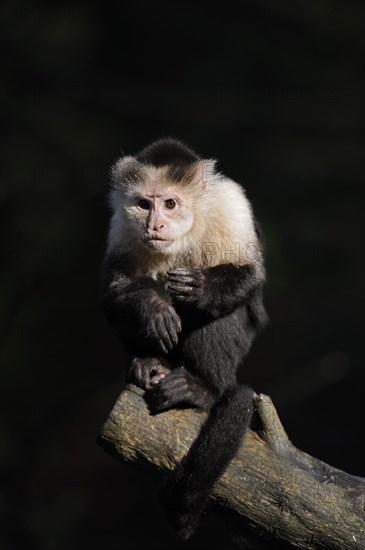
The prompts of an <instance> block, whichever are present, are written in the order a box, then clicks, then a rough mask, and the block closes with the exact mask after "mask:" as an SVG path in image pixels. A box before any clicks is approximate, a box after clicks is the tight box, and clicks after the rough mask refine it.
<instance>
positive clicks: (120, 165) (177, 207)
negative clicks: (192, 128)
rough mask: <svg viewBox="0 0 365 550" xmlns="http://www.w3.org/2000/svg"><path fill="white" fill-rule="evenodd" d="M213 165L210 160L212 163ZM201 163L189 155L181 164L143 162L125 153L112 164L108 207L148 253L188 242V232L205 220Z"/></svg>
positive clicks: (170, 250)
mask: <svg viewBox="0 0 365 550" xmlns="http://www.w3.org/2000/svg"><path fill="white" fill-rule="evenodd" d="M210 162H211V163H214V161H210ZM203 169H204V166H203V161H200V159H198V158H196V159H191V160H188V161H185V162H183V161H182V160H181V159H180V161H179V164H167V163H163V164H162V165H157V166H156V164H151V163H144V162H142V161H141V160H139V158H138V157H137V158H135V157H123V158H121V159H120V160H119V161H118V162H117V163H116V164H115V165H114V166H113V168H112V174H111V176H112V186H113V192H112V197H111V199H112V206H113V210H114V215H115V216H117V217H118V215H119V219H120V222H119V223H121V224H122V225H123V229H124V235H126V234H127V235H128V238H129V240H130V241H133V242H131V245H132V246H133V245H135V244H136V240H137V241H139V242H142V243H143V245H144V246H146V247H147V248H148V249H149V250H150V251H155V252H160V253H163V254H174V253H176V252H177V251H182V250H183V249H185V248H187V247H188V246H189V235H190V233H191V232H192V230H193V228H194V235H195V236H196V235H197V230H198V229H197V226H198V225H199V223H200V224H202V223H203V220H205V219H206V215H201V214H202V212H200V211H199V209H201V208H204V210H207V207H208V203H209V201H207V200H205V201H201V200H200V198H201V196H202V194H204V195H206V193H207V186H206V184H205V183H204V174H203Z"/></svg>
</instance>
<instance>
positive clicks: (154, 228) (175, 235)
mask: <svg viewBox="0 0 365 550" xmlns="http://www.w3.org/2000/svg"><path fill="white" fill-rule="evenodd" d="M126 210H127V213H128V217H129V219H130V220H132V221H133V224H134V225H135V227H136V229H137V230H138V231H139V235H140V238H141V240H142V242H143V243H144V244H145V245H146V246H147V247H148V248H149V249H151V250H155V251H159V252H166V253H169V252H172V251H173V248H174V247H173V244H174V242H176V241H177V240H178V239H180V238H181V237H183V236H184V235H186V234H187V233H188V232H189V231H190V229H191V227H192V225H193V212H192V209H191V205H190V204H188V202H187V201H186V200H184V198H183V196H182V195H181V193H178V192H177V191H176V190H175V189H171V191H168V192H166V193H158V192H148V191H147V192H146V193H143V194H142V193H138V194H137V195H135V196H133V197H131V201H130V202H129V205H128V207H127V208H126Z"/></svg>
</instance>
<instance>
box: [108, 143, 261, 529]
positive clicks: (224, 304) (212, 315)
mask: <svg viewBox="0 0 365 550" xmlns="http://www.w3.org/2000/svg"><path fill="white" fill-rule="evenodd" d="M111 183H112V190H111V193H110V204H111V207H112V212H113V214H112V218H111V223H110V230H109V237H108V246H107V252H106V257H105V260H104V264H103V308H104V311H105V314H106V317H107V319H108V321H109V322H110V323H111V324H112V325H113V326H114V327H115V328H116V329H117V331H118V333H119V336H120V338H121V340H122V343H123V345H124V347H125V348H126V350H127V351H128V352H129V353H130V355H131V362H130V365H129V370H128V372H127V380H128V381H130V382H133V383H134V384H136V385H137V386H139V387H141V388H143V389H144V390H146V391H145V400H146V402H147V404H148V406H149V409H150V411H151V413H152V414H157V413H161V412H163V411H166V410H168V409H171V408H181V407H196V408H199V409H205V410H207V411H209V415H208V418H207V420H206V421H205V423H204V424H203V426H202V428H201V431H200V434H199V435H198V437H197V439H196V441H195V442H194V443H193V445H192V447H191V448H190V450H189V452H188V454H187V455H186V457H185V458H184V459H183V460H182V462H181V463H180V464H179V465H178V467H177V468H176V470H175V471H174V472H173V474H172V477H171V478H170V479H169V481H168V482H167V484H166V487H165V489H164V491H163V496H162V500H163V504H164V505H165V508H166V511H167V513H168V515H169V516H170V519H171V521H172V523H173V525H174V527H175V528H176V530H177V532H178V534H179V535H180V537H181V538H183V539H188V538H189V537H190V536H191V535H192V534H194V532H195V530H196V528H197V526H198V524H199V521H200V518H201V515H202V512H203V510H204V507H205V503H206V500H207V497H208V495H209V493H210V491H211V489H212V487H213V485H214V483H215V482H216V480H217V479H218V478H219V476H220V475H221V474H222V473H223V471H224V470H225V468H226V467H227V466H228V464H229V462H230V461H231V459H232V458H233V457H234V455H235V453H236V452H237V449H238V447H239V445H240V443H241V441H242V439H243V437H244V435H245V433H246V431H247V429H248V427H249V425H250V421H251V418H252V414H253V408H254V406H253V390H252V389H251V388H249V387H248V386H244V385H239V384H238V382H237V370H238V369H239V367H240V366H241V365H242V363H243V360H244V357H245V355H246V354H247V352H248V350H249V348H250V346H251V343H252V341H253V339H254V338H255V336H256V335H257V334H258V332H259V331H260V330H261V329H262V328H263V327H264V325H265V323H266V321H267V315H266V312H265V309H264V306H263V303H262V287H263V283H264V279H265V271H264V264H263V255H262V245H261V241H260V236H259V232H258V230H257V226H256V224H255V221H254V218H253V214H252V209H251V205H250V202H249V201H248V199H247V198H246V195H245V193H244V190H243V189H242V187H241V186H240V185H238V184H237V183H235V182H234V181H232V180H231V179H229V178H227V177H225V176H223V175H222V174H220V173H219V172H217V171H216V170H215V161H214V160H206V159H205V160H204V159H202V158H200V157H199V156H198V155H197V154H196V153H194V152H193V151H192V150H191V149H189V148H188V147H186V146H185V145H184V144H182V143H181V142H179V141H176V140H174V139H161V140H159V141H156V142H154V143H152V144H151V145H149V146H148V147H146V148H145V149H143V150H142V151H141V152H140V153H138V154H137V155H136V156H135V157H132V156H125V157H122V158H121V159H119V160H118V161H117V162H116V163H115V165H114V166H113V168H112V171H111Z"/></svg>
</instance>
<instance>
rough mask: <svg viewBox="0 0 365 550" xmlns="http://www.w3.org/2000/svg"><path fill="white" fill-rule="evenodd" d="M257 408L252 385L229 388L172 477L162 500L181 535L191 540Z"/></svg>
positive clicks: (211, 412)
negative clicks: (213, 488)
mask: <svg viewBox="0 0 365 550" xmlns="http://www.w3.org/2000/svg"><path fill="white" fill-rule="evenodd" d="M253 408H254V406H253V391H252V389H251V388H249V387H248V386H233V387H229V388H228V389H226V390H225V391H224V392H223V394H222V395H221V396H220V398H219V399H218V401H217V402H216V403H215V405H214V406H213V407H212V409H211V411H210V414H209V416H208V418H207V420H206V421H205V423H204V424H203V426H202V428H201V431H200V433H199V435H198V437H197V439H196V440H195V441H194V443H193V445H192V446H191V448H190V450H189V452H188V454H187V456H186V457H185V458H184V459H183V460H182V462H181V463H180V464H179V465H178V467H177V468H176V469H175V471H174V472H173V474H172V477H171V479H170V480H169V481H168V483H167V485H166V488H165V490H164V492H163V495H162V501H163V504H164V505H165V508H166V511H167V513H168V515H169V516H170V519H171V520H172V522H173V524H174V526H175V528H176V530H177V532H178V534H179V536H180V537H181V538H183V539H185V540H187V539H188V538H190V537H191V536H192V535H193V534H194V532H195V531H196V529H197V527H198V524H199V521H200V518H201V515H202V513H203V511H204V508H205V504H206V501H207V498H208V495H209V493H210V491H211V489H212V487H213V485H214V483H215V482H216V481H217V479H218V478H219V477H220V476H221V474H222V473H223V472H224V470H225V469H226V467H227V466H228V464H229V463H230V461H231V460H232V458H233V457H234V456H235V454H236V452H237V450H238V448H239V446H240V443H241V441H242V439H243V437H244V435H245V433H246V431H247V429H248V427H249V425H250V422H251V418H252V414H253Z"/></svg>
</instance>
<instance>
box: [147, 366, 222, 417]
mask: <svg viewBox="0 0 365 550" xmlns="http://www.w3.org/2000/svg"><path fill="white" fill-rule="evenodd" d="M145 400H146V402H147V405H148V406H149V409H150V411H151V414H158V413H160V412H163V411H167V410H168V409H172V408H175V407H200V408H204V409H208V408H209V407H210V406H211V405H212V404H213V403H214V396H213V394H212V392H211V391H210V389H208V387H207V385H206V384H205V382H204V381H203V380H201V379H200V378H198V377H197V376H194V375H192V374H190V372H188V371H187V370H186V369H184V368H179V369H176V370H173V371H171V372H170V374H168V375H167V376H165V377H164V378H163V379H162V380H160V381H159V382H158V384H156V385H155V386H153V387H152V388H151V389H149V390H148V391H147V392H146V393H145Z"/></svg>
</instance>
